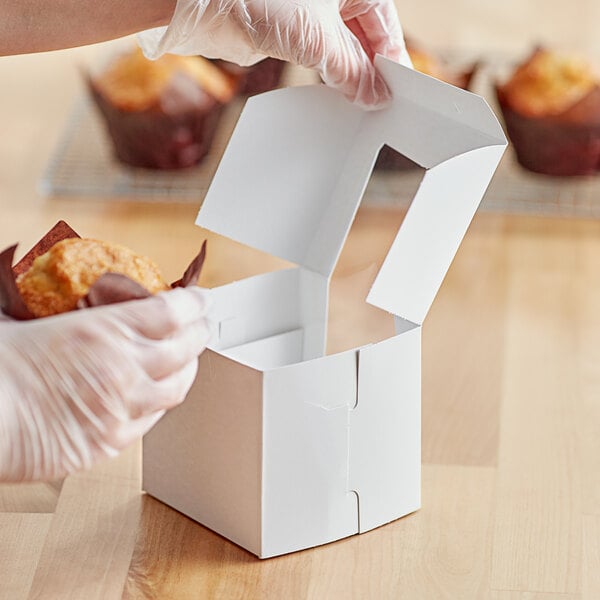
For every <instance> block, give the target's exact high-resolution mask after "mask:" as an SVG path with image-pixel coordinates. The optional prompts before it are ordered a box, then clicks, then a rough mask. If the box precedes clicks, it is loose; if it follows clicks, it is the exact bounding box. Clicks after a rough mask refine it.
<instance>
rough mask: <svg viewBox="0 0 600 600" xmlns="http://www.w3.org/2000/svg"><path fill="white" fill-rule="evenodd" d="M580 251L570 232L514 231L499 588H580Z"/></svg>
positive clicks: (498, 520) (498, 517) (495, 571)
mask: <svg viewBox="0 0 600 600" xmlns="http://www.w3.org/2000/svg"><path fill="white" fill-rule="evenodd" d="M541 241H542V242H544V244H543V249H544V251H543V252H540V247H539V246H540V242H541ZM578 259H579V256H578V252H577V245H576V244H574V243H573V240H572V238H571V236H570V235H564V236H562V237H557V238H552V239H550V238H549V237H547V236H546V235H544V233H543V232H540V233H539V234H536V233H535V232H533V235H531V236H520V235H517V236H515V238H514V239H513V240H511V245H510V248H509V269H510V273H511V276H510V282H509V287H508V304H509V308H508V311H509V316H508V317H507V321H506V355H505V359H504V361H505V362H504V365H505V372H504V378H503V397H502V408H501V413H500V430H501V431H502V432H503V435H502V437H501V439H500V448H499V460H498V480H497V493H496V499H497V502H496V511H495V538H494V539H495V544H494V552H493V555H492V587H493V588H495V589H501V590H503V589H505V590H534V591H540V592H556V593H579V592H580V591H581V570H580V564H581V535H580V527H579V522H580V515H581V510H582V495H581V468H580V463H579V460H578V456H577V454H576V450H577V447H576V446H575V444H574V441H575V440H576V439H577V432H578V422H577V415H578V397H577V394H578V384H577V377H576V364H577V363H576V361H577V349H576V337H577V332H576V328H575V327H574V326H573V322H574V319H575V318H576V316H577V310H578V306H579V302H580V300H581V298H579V297H578V296H577V295H576V286H575V284H576V278H577V274H578V270H577V265H578ZM501 549H502V550H501Z"/></svg>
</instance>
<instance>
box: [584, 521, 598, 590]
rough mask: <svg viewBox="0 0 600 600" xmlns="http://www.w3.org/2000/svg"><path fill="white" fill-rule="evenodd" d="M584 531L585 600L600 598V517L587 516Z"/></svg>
mask: <svg viewBox="0 0 600 600" xmlns="http://www.w3.org/2000/svg"><path fill="white" fill-rule="evenodd" d="M582 529H583V595H582V598H583V600H593V599H594V598H600V517H599V516H591V515H585V516H584V517H583V519H582Z"/></svg>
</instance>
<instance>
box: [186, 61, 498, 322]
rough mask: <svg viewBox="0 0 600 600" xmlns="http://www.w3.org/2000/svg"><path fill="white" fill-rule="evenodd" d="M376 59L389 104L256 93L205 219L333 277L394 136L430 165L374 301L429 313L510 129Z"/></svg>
mask: <svg viewBox="0 0 600 600" xmlns="http://www.w3.org/2000/svg"><path fill="white" fill-rule="evenodd" d="M376 65H377V67H378V68H379V70H380V72H381V73H382V74H383V76H384V78H385V80H386V82H387V83H388V86H389V87H390V89H391V91H392V95H393V100H392V101H391V103H390V104H389V105H388V106H387V107H386V108H384V109H382V110H378V111H373V112H367V111H363V110H361V109H359V108H358V107H356V106H354V105H352V104H351V103H349V102H348V101H346V100H345V99H344V98H343V97H342V96H341V95H340V94H339V93H337V92H336V91H334V90H332V89H329V88H327V87H325V86H309V87H300V88H288V89H284V90H277V91H275V92H270V93H267V94H263V95H261V96H255V97H253V98H250V99H249V100H248V102H247V105H246V108H245V109H244V111H243V113H242V115H241V117H240V120H239V122H238V125H237V127H236V129H235V131H234V134H233V136H232V138H231V140H230V142H229V145H228V147H227V150H226V152H225V155H224V156H223V159H222V161H221V164H220V166H219V169H218V171H217V173H216V174H215V177H214V179H213V182H212V184H211V187H210V189H209V191H208V193H207V196H206V198H205V200H204V204H203V206H202V208H201V210H200V213H199V215H198V219H197V221H196V223H197V224H198V225H200V226H202V227H205V228H207V229H210V230H212V231H215V232H217V233H220V234H222V235H225V236H227V237H230V238H232V239H235V240H237V241H239V242H242V243H244V244H246V245H249V246H252V247H254V248H257V249H259V250H263V251H265V252H268V253H270V254H272V255H275V256H279V257H280V258H283V259H286V260H288V261H291V262H294V263H296V264H298V265H302V266H304V267H306V268H307V269H310V270H312V271H315V272H318V273H321V274H322V275H324V276H330V275H331V273H332V272H333V269H334V267H335V264H336V261H337V259H338V256H339V254H340V252H341V249H342V246H343V244H344V241H345V239H346V236H347V234H348V231H349V229H350V226H351V224H352V221H353V219H354V215H355V213H356V210H357V208H358V205H359V203H360V199H361V197H362V195H363V192H364V190H365V187H366V185H367V183H368V180H369V177H370V175H371V171H372V169H373V165H374V163H375V160H376V157H377V154H378V153H379V150H380V149H381V147H382V146H383V145H384V144H387V145H389V146H391V147H392V148H394V149H396V150H398V151H399V152H401V153H402V154H404V155H406V156H407V157H408V158H410V159H412V160H414V161H415V162H417V163H418V164H420V165H422V166H423V167H425V168H426V169H429V171H428V172H427V173H426V175H425V178H424V180H423V182H422V184H421V186H420V188H419V191H418V193H417V195H416V197H415V200H414V201H413V205H412V207H411V209H410V211H409V213H408V215H407V218H406V219H405V222H404V224H403V227H402V229H401V230H400V232H399V234H398V237H397V238H396V241H395V242H394V245H393V246H392V249H391V251H390V254H389V255H388V257H387V259H386V261H385V263H384V266H383V268H382V270H381V271H380V273H379V275H378V277H377V279H376V280H375V283H374V285H373V288H372V290H371V292H370V294H369V297H368V301H369V302H371V303H372V304H375V305H377V306H380V307H381V308H384V309H386V310H389V311H390V312H392V313H394V314H396V315H398V316H401V317H403V318H406V319H409V320H411V321H413V322H421V321H422V319H423V317H424V315H425V314H426V312H427V310H428V309H429V306H430V304H431V302H432V301H433V298H434V296H435V293H436V292H437V289H438V288H439V285H440V284H441V281H442V279H443V277H444V275H445V273H446V270H447V268H448V266H449V264H450V262H451V261H452V258H453V256H454V253H455V252H456V249H457V248H458V245H459V244H460V241H461V239H462V237H463V235H464V232H465V230H466V228H467V227H468V224H469V222H470V220H471V218H472V216H473V213H474V212H475V210H476V208H477V205H478V203H479V201H480V199H481V197H482V195H483V192H484V191H485V188H486V187H487V183H488V182H489V180H490V179H491V177H492V174H493V172H494V169H495V167H496V165H497V162H498V161H499V159H500V156H501V154H502V151H503V149H504V147H505V146H506V139H505V137H504V133H503V132H502V128H501V127H500V125H499V124H498V121H497V120H496V118H495V116H494V114H493V113H492V111H491V110H490V108H489V107H488V105H487V104H486V103H485V101H484V100H483V99H482V98H480V97H478V96H476V95H474V94H471V93H469V92H465V91H463V90H459V89H458V88H455V87H453V86H450V85H447V84H445V83H442V82H440V81H437V80H436V79H433V78H431V77H428V76H427V75H423V74H421V73H418V72H416V71H413V70H411V69H409V68H406V67H403V66H401V65H399V64H396V63H394V62H392V61H389V60H387V59H384V58H383V57H381V56H378V57H377V58H376ZM490 147H496V151H495V152H485V151H483V152H480V150H485V149H487V148H490ZM461 156H464V157H466V158H463V159H460V158H459V157H461ZM409 217H410V218H409ZM446 220H448V221H447V222H446ZM431 223H434V224H435V226H434V227H433V230H432V231H434V232H435V236H436V239H435V240H434V241H435V243H434V244H432V243H431V237H432V236H431V235H428V231H429V229H430V225H431ZM423 257H425V259H423Z"/></svg>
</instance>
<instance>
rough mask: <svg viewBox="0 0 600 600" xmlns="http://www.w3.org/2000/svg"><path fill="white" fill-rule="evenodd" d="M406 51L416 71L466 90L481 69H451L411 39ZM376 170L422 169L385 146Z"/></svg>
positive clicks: (471, 67) (475, 65)
mask: <svg viewBox="0 0 600 600" xmlns="http://www.w3.org/2000/svg"><path fill="white" fill-rule="evenodd" d="M406 49H407V50H408V54H409V56H410V58H411V60H412V62H413V67H414V68H415V70H416V71H419V72H421V73H425V74H426V75H430V76H431V77H435V78H436V79H440V80H441V81H444V82H446V83H449V84H451V85H454V86H456V87H459V88H462V89H464V90H466V89H469V86H470V85H471V81H472V80H473V77H474V75H475V73H476V72H477V69H478V68H479V63H473V64H472V65H471V66H469V67H468V68H466V69H464V70H456V69H451V68H450V67H449V66H448V65H447V64H446V63H445V62H444V61H442V60H440V59H439V58H438V57H437V56H436V55H434V54H432V53H430V52H426V51H424V50H423V49H422V48H420V47H419V46H418V45H416V44H415V43H414V41H412V40H410V39H407V41H406ZM375 168H376V169H381V170H385V171H412V170H414V169H419V168H421V167H420V166H419V165H418V164H417V163H415V162H413V161H412V160H410V159H409V158H407V157H406V156H403V155H402V154H400V153H399V152H396V151H395V150H393V149H392V148H390V147H389V146H384V147H383V148H382V149H381V151H380V152H379V156H378V157H377V161H376V162H375Z"/></svg>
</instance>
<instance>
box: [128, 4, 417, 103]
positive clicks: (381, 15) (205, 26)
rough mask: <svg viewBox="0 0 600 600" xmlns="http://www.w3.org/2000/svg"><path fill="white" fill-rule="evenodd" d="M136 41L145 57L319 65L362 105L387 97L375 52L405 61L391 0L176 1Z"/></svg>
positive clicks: (325, 78)
mask: <svg viewBox="0 0 600 600" xmlns="http://www.w3.org/2000/svg"><path fill="white" fill-rule="evenodd" d="M139 40H140V45H141V46H142V49H143V50H144V53H145V54H146V56H148V57H149V58H158V57H159V56H160V55H162V54H164V53H165V52H172V53H175V54H202V55H204V56H207V57H209V58H223V59H225V60H229V61H232V62H236V63H238V64H240V65H249V64H252V63H255V62H257V61H258V60H260V59H262V58H264V57H265V56H272V57H274V58H280V59H282V60H286V61H289V62H292V63H295V64H298V65H302V66H304V67H307V68H310V69H316V70H317V71H319V72H320V73H321V76H322V78H323V81H325V83H327V84H328V85H331V86H333V87H335V88H338V89H339V90H340V91H342V92H343V93H344V94H345V95H346V96H347V97H348V98H349V99H350V100H352V101H354V102H356V103H358V104H359V105H361V106H363V107H364V108H377V107H379V106H381V105H383V104H385V102H386V101H387V100H388V99H389V91H388V89H387V86H386V85H385V83H384V81H383V79H382V78H381V77H380V75H379V74H378V73H377V71H376V70H375V68H374V67H373V64H372V59H373V57H374V55H375V54H382V55H383V56H385V57H387V58H390V59H392V60H395V61H397V62H402V63H403V64H406V65H410V59H409V58H408V54H407V52H406V47H405V45H404V38H403V34H402V28H401V26H400V22H399V20H398V15H397V13H396V8H395V5H394V1H393V0H178V2H177V7H176V9H175V13H174V14H173V18H172V20H171V23H170V25H169V26H168V27H166V28H165V27H161V28H158V29H153V30H151V31H148V32H145V33H142V34H141V35H140V37H139Z"/></svg>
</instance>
